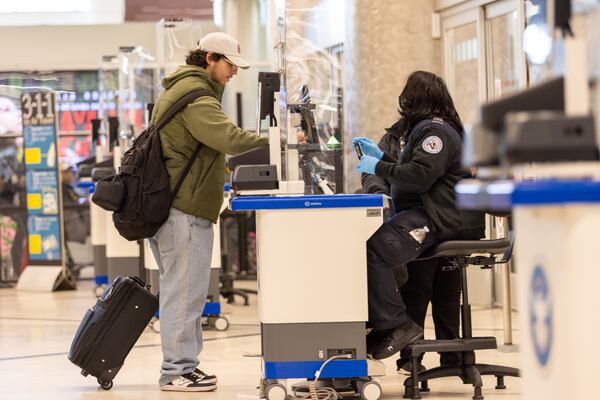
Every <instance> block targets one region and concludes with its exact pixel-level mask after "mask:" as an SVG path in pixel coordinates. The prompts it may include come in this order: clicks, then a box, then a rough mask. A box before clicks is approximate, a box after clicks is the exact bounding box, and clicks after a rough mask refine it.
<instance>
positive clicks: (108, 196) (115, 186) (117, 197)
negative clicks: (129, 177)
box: [92, 174, 125, 212]
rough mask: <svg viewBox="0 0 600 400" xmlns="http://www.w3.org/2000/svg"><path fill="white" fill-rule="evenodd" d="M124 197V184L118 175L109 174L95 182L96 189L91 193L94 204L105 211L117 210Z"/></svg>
mask: <svg viewBox="0 0 600 400" xmlns="http://www.w3.org/2000/svg"><path fill="white" fill-rule="evenodd" d="M124 198H125V185H124V184H123V182H121V180H120V179H119V175H117V174H115V175H111V176H107V177H106V178H103V179H101V180H99V181H98V183H96V190H95V191H94V194H93V195H92V201H93V202H94V204H97V205H98V206H100V207H102V208H103V209H105V210H106V211H113V212H114V211H118V210H119V209H120V208H121V204H123V199H124Z"/></svg>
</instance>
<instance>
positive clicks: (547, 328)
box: [512, 179, 600, 400]
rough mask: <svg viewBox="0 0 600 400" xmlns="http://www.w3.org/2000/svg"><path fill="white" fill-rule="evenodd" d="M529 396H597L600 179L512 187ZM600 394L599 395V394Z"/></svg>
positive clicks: (542, 399) (524, 369)
mask: <svg viewBox="0 0 600 400" xmlns="http://www.w3.org/2000/svg"><path fill="white" fill-rule="evenodd" d="M512 203H513V207H514V221H515V231H516V232H517V235H516V243H515V257H516V260H517V263H518V267H519V299H520V301H521V312H520V326H521V342H522V343H523V345H522V347H521V349H522V350H521V351H522V355H521V363H522V373H523V384H522V387H523V398H524V399H528V400H530V399H535V400H538V399H539V400H546V399H577V398H579V399H584V398H590V390H593V389H591V388H590V385H592V384H593V382H594V381H595V379H596V378H597V372H598V368H597V367H596V362H597V358H598V356H600V350H599V349H598V343H597V339H596V334H597V332H598V330H599V329H600V312H598V310H600V296H598V295H597V291H598V282H600V269H599V268H598V256H597V255H596V252H595V251H596V250H597V248H598V245H599V244H600V240H599V239H598V236H597V234H598V226H600V182H599V181H597V180H590V179H586V180H577V179H573V180H564V179H560V180H547V181H537V182H523V183H520V184H518V185H516V187H515V190H514V192H513V194H512ZM592 397H593V396H592Z"/></svg>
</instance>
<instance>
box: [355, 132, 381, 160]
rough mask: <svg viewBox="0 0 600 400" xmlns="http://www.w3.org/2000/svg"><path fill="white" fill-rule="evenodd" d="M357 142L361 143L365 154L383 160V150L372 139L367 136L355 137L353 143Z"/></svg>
mask: <svg viewBox="0 0 600 400" xmlns="http://www.w3.org/2000/svg"><path fill="white" fill-rule="evenodd" d="M356 143H358V144H359V145H360V148H361V149H362V151H363V154H364V155H366V156H371V157H375V158H376V159H378V160H381V158H382V157H383V151H381V149H380V148H379V147H378V146H377V144H376V143H375V142H374V141H372V140H371V139H369V138H366V137H355V138H354V139H352V144H356Z"/></svg>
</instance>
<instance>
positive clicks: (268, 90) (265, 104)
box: [258, 72, 280, 121]
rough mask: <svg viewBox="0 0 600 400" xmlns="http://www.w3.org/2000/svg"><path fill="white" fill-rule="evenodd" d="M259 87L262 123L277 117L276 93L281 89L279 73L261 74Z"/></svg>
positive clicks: (259, 74)
mask: <svg viewBox="0 0 600 400" xmlns="http://www.w3.org/2000/svg"><path fill="white" fill-rule="evenodd" d="M258 87H259V92H258V95H259V102H258V107H260V108H259V113H258V115H259V116H260V120H261V121H262V120H263V119H265V118H267V117H268V116H271V117H275V93H276V92H279V89H280V79H279V73H278V72H259V73H258Z"/></svg>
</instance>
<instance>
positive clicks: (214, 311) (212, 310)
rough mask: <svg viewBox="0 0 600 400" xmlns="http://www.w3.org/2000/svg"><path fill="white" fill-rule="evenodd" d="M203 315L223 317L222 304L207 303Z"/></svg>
mask: <svg viewBox="0 0 600 400" xmlns="http://www.w3.org/2000/svg"><path fill="white" fill-rule="evenodd" d="M202 315H204V316H207V315H221V303H206V304H205V305H204V311H202Z"/></svg>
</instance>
